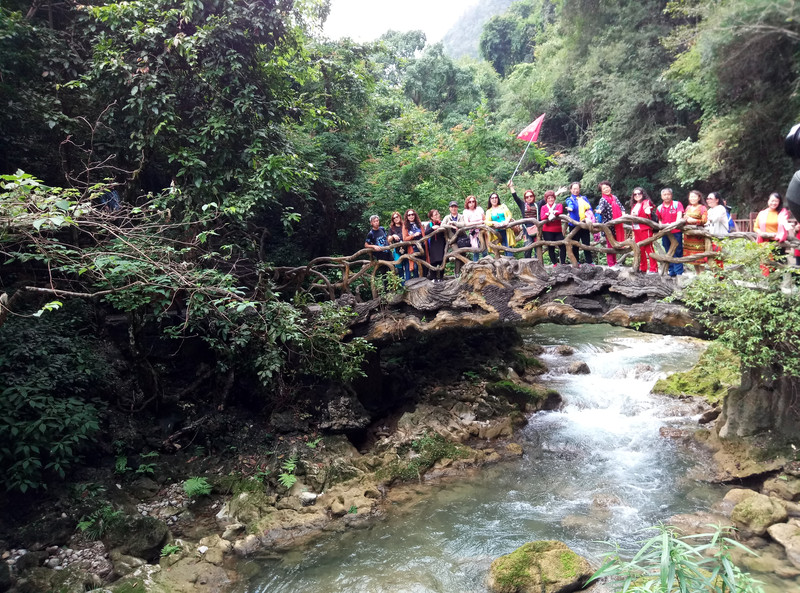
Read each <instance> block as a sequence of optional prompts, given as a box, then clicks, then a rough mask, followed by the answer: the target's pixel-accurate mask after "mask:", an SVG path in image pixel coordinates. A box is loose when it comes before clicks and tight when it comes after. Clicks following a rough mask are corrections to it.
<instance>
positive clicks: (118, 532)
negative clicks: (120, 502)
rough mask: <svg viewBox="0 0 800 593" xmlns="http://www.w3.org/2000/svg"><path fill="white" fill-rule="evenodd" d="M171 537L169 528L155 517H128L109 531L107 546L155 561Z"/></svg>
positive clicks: (122, 552)
mask: <svg viewBox="0 0 800 593" xmlns="http://www.w3.org/2000/svg"><path fill="white" fill-rule="evenodd" d="M168 539H169V528H168V527H167V524H166V523H164V522H163V521H159V520H158V519H156V518H155V517H126V518H125V520H124V521H122V522H120V524H119V525H114V526H113V527H112V528H111V529H109V532H108V542H107V547H108V548H109V549H116V550H117V551H118V552H119V553H121V554H126V555H128V556H135V557H136V558H144V559H145V560H147V561H148V562H154V561H155V560H157V559H158V558H159V556H160V555H161V548H163V547H164V544H166V543H167V540H168Z"/></svg>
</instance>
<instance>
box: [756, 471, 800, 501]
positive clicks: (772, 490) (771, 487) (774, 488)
mask: <svg viewBox="0 0 800 593" xmlns="http://www.w3.org/2000/svg"><path fill="white" fill-rule="evenodd" d="M761 492H762V493H763V494H766V495H767V496H770V495H772V496H777V497H778V498H782V499H783V500H789V501H796V500H800V478H797V477H794V476H788V475H786V474H781V475H779V476H775V477H774V478H770V479H769V480H767V481H766V482H764V487H763V488H762V489H761Z"/></svg>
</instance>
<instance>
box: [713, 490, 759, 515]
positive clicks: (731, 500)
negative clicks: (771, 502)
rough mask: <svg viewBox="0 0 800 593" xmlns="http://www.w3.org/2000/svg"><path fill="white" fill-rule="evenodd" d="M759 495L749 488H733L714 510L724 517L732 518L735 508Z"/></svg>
mask: <svg viewBox="0 0 800 593" xmlns="http://www.w3.org/2000/svg"><path fill="white" fill-rule="evenodd" d="M756 494H758V492H756V491H755V490H750V489H748V488H733V489H731V490H728V492H727V494H725V498H723V499H722V501H721V502H719V503H717V504H716V505H714V509H715V510H716V511H718V512H719V513H722V514H723V515H725V516H727V517H730V516H731V513H732V512H733V507H735V506H736V505H737V504H739V503H740V502H742V501H743V500H745V499H747V498H750V497H751V496H755V495H756Z"/></svg>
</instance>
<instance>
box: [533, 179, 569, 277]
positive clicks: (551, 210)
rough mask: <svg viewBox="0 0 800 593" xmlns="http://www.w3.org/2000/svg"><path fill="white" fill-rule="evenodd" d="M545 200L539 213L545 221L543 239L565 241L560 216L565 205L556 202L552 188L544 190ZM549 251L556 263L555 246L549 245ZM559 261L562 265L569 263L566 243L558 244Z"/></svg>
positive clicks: (551, 259) (552, 260)
mask: <svg viewBox="0 0 800 593" xmlns="http://www.w3.org/2000/svg"><path fill="white" fill-rule="evenodd" d="M544 200H545V203H544V204H542V211H541V212H540V213H539V220H542V221H544V224H543V225H542V239H543V240H544V241H563V240H564V233H563V230H562V227H561V220H560V219H559V218H558V217H559V216H561V215H562V214H564V205H563V204H556V192H554V191H553V190H552V189H548V190H547V191H546V192H544ZM547 253H548V254H549V255H550V262H551V263H552V264H553V265H556V248H555V246H554V245H550V246H548V247H547ZM558 261H559V263H560V264H562V265H563V264H566V263H567V248H566V247H565V246H564V245H559V246H558Z"/></svg>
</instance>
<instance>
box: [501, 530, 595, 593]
mask: <svg viewBox="0 0 800 593" xmlns="http://www.w3.org/2000/svg"><path fill="white" fill-rule="evenodd" d="M591 574H592V568H591V566H590V565H589V562H588V561H587V560H586V559H585V558H583V557H581V556H578V555H577V554H576V553H575V552H573V551H572V550H570V549H569V547H567V545H566V544H565V543H563V542H560V541H555V540H544V541H536V542H529V543H527V544H525V545H523V546H522V547H520V548H517V549H516V550H514V551H513V552H511V553H510V554H507V555H505V556H501V557H500V558H498V559H496V560H495V561H494V562H492V565H491V568H490V569H489V583H488V585H489V589H490V590H491V591H493V593H533V592H536V593H542V592H543V593H556V592H558V593H569V592H570V591H577V590H578V589H581V588H582V587H583V585H584V583H585V582H586V580H587V579H588V578H589V577H590V576H591Z"/></svg>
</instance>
